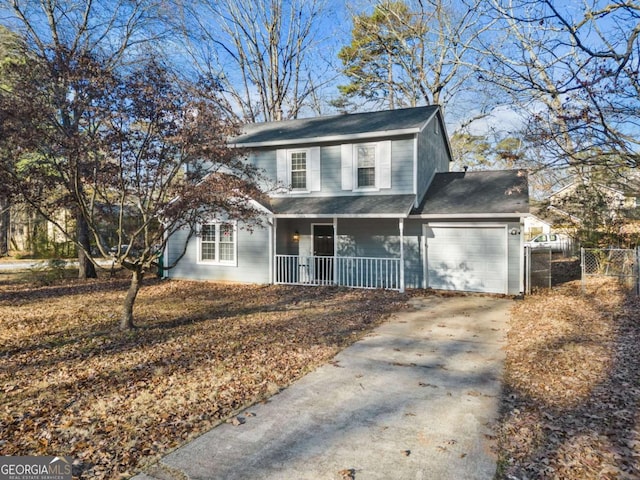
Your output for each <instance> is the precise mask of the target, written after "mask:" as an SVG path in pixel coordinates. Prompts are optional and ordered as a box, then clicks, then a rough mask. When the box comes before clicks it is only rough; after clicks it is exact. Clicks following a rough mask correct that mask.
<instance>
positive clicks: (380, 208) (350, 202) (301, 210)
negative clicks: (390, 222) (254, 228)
mask: <svg viewBox="0 0 640 480" xmlns="http://www.w3.org/2000/svg"><path fill="white" fill-rule="evenodd" d="M414 198H415V197H414V196H413V195H357V196H335V197H283V198H272V199H271V201H270V203H271V205H270V206H269V207H268V208H269V209H270V210H271V211H272V212H273V213H274V214H276V215H280V216H316V217H319V216H327V217H333V216H336V217H353V216H360V217H371V218H379V217H395V218H400V217H405V216H407V214H408V213H409V211H410V210H411V207H412V206H413V201H414Z"/></svg>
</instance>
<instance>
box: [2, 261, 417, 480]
mask: <svg viewBox="0 0 640 480" xmlns="http://www.w3.org/2000/svg"><path fill="white" fill-rule="evenodd" d="M32 274H33V272H32V273H31V275H32ZM127 286H128V280H127V279H123V278H104V279H100V280H95V281H84V282H80V281H77V280H72V279H59V280H56V281H50V279H48V281H47V282H41V283H33V279H32V278H30V281H29V282H28V283H24V282H22V281H19V280H16V279H15V276H8V275H7V274H0V324H1V325H0V327H1V328H0V432H2V434H1V436H0V453H1V454H3V455H69V456H71V457H73V458H74V459H75V467H74V473H75V474H76V476H79V477H81V478H92V479H93V478H98V479H100V478H121V477H123V478H128V477H129V476H131V475H132V474H133V473H135V472H136V471H137V470H138V469H140V468H141V467H143V466H145V465H147V464H150V463H152V462H154V461H156V460H158V459H159V458H160V456H161V455H162V454H165V453H167V452H169V451H170V450H171V449H173V448H175V447H177V446H178V445H180V444H182V443H184V442H185V441H187V440H189V439H191V438H194V437H195V436H197V435H198V434H200V433H203V432H204V431H206V430H208V429H209V428H211V427H212V426H213V425H215V424H217V423H219V422H221V421H225V420H226V419H230V418H232V417H233V416H234V415H235V414H236V413H237V412H238V410H240V409H242V408H243V407H245V406H247V405H249V404H251V403H254V402H256V401H260V400H262V399H264V398H266V397H268V396H270V395H272V394H274V393H276V392H278V391H279V390H280V389H282V388H283V387H285V386H286V385H289V384H290V383H291V382H292V381H294V380H295V379H297V378H299V377H300V376H302V375H303V374H304V373H306V372H308V371H310V370H312V369H314V368H315V367H317V366H318V365H320V364H321V363H323V362H326V361H327V360H328V359H330V358H331V357H332V356H333V355H334V354H335V353H336V352H337V351H338V350H339V349H342V348H343V347H345V346H346V345H348V344H350V343H352V342H353V341H355V340H356V339H358V338H360V337H361V336H363V335H364V334H365V333H366V332H368V331H370V330H371V328H372V327H373V326H375V325H377V324H379V323H380V322H381V321H382V320H383V319H384V318H385V317H386V316H388V315H389V314H390V312H392V311H393V310H395V309H397V308H401V306H402V305H404V300H405V297H404V296H403V295H401V294H398V293H394V292H383V291H363V290H347V289H336V288H293V287H282V286H251V287H248V286H237V285H219V284H211V283H196V282H182V281H159V280H152V281H151V282H150V283H149V284H148V285H147V286H146V287H144V288H143V289H142V291H141V293H140V296H139V300H138V303H137V305H136V318H137V322H138V325H139V328H137V329H136V330H135V331H133V332H119V331H117V330H115V328H116V326H117V324H118V319H119V314H120V303H121V301H122V298H123V297H124V295H125V291H126V288H127Z"/></svg>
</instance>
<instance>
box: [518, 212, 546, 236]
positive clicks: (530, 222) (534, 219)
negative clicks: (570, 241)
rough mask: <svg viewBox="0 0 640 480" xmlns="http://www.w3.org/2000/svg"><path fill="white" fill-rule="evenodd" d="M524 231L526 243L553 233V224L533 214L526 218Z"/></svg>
mask: <svg viewBox="0 0 640 480" xmlns="http://www.w3.org/2000/svg"><path fill="white" fill-rule="evenodd" d="M523 230H524V239H525V241H529V240H531V239H532V238H533V237H536V236H538V235H540V234H541V233H551V222H550V221H547V220H545V219H542V218H540V217H538V216H536V215H534V214H531V215H529V216H527V217H525V218H524V227H523Z"/></svg>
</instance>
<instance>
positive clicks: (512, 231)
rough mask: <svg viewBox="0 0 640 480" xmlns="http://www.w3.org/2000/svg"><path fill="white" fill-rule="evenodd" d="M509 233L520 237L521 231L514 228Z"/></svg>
mask: <svg viewBox="0 0 640 480" xmlns="http://www.w3.org/2000/svg"><path fill="white" fill-rule="evenodd" d="M509 233H510V234H511V235H520V230H518V229H517V228H512V229H511V230H509Z"/></svg>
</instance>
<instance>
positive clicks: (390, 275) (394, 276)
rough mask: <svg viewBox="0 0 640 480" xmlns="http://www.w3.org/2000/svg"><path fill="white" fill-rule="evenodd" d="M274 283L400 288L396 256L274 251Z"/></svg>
mask: <svg viewBox="0 0 640 480" xmlns="http://www.w3.org/2000/svg"><path fill="white" fill-rule="evenodd" d="M275 283H279V284H285V285H339V286H343V287H353V288H384V289H389V290H400V289H401V285H400V259H399V258H375V257H313V256H308V257H306V256H300V255H276V262H275Z"/></svg>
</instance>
